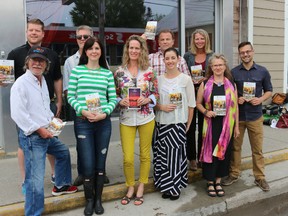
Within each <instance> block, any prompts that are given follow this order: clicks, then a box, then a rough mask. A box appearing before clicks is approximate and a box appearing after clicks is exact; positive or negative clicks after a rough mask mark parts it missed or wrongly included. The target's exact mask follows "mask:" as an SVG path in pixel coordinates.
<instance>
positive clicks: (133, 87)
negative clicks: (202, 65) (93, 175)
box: [115, 35, 158, 205]
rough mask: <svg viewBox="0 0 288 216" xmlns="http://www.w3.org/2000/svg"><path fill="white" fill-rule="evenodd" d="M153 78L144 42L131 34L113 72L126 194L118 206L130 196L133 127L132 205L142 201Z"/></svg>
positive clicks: (151, 121)
mask: <svg viewBox="0 0 288 216" xmlns="http://www.w3.org/2000/svg"><path fill="white" fill-rule="evenodd" d="M156 77H157V76H156V74H155V72H154V71H153V70H152V68H151V67H149V60H148V49H147V45H146V41H145V40H144V39H143V38H141V37H140V36H138V35H131V36H130V37H129V38H128V40H127V41H126V43H125V45H124V51H123V58H122V66H120V67H119V68H118V69H117V71H116V72H115V78H116V83H117V96H118V100H119V105H120V136H121V144H122V151H123V159H124V161H123V167H124V174H125V177H126V186H127V187H128V191H127V194H126V196H124V197H123V198H122V200H121V204H122V205H127V204H128V203H129V202H130V200H131V198H132V197H133V196H134V186H135V176H134V174H135V171H134V145H135V138H136V132H137V130H138V134H139V141H140V142H139V147H140V176H139V180H138V181H139V185H138V188H137V192H136V193H135V194H136V197H135V200H134V204H135V205H141V204H142V203H143V202H144V198H143V193H144V185H145V184H147V183H148V177H149V171H150V165H151V161H150V151H151V143H152V135H153V131H154V125H155V122H154V117H155V115H154V112H153V107H154V106H155V105H156V99H157V97H158V89H157V87H158V84H157V78H156ZM130 93H131V94H130ZM132 103H133V104H134V105H133V106H132Z"/></svg>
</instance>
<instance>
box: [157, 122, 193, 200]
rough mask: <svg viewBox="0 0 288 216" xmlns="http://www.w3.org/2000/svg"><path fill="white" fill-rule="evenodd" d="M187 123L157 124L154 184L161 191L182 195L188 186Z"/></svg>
mask: <svg viewBox="0 0 288 216" xmlns="http://www.w3.org/2000/svg"><path fill="white" fill-rule="evenodd" d="M185 130H186V125H185V124H183V123H179V124H170V125H160V124H159V123H157V124H156V131H155V134H154V135H155V136H154V145H153V156H154V158H153V165H154V184H155V186H156V188H158V189H159V190H160V191H161V192H166V193H170V194H171V195H174V196H176V195H180V191H181V188H185V187H186V186H187V182H188V177H187V156H186V133H185Z"/></svg>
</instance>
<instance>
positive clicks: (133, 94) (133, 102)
mask: <svg viewBox="0 0 288 216" xmlns="http://www.w3.org/2000/svg"><path fill="white" fill-rule="evenodd" d="M140 96H141V89H140V88H137V87H130V88H129V89H128V98H129V107H128V109H140V106H138V105H137V101H138V99H139V98H140Z"/></svg>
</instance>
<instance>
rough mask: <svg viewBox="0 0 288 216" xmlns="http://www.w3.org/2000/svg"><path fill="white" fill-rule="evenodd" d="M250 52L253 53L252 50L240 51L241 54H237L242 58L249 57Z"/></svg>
mask: <svg viewBox="0 0 288 216" xmlns="http://www.w3.org/2000/svg"><path fill="white" fill-rule="evenodd" d="M251 52H253V50H247V51H242V52H239V54H240V56H244V55H245V54H247V55H249V54H250V53H251Z"/></svg>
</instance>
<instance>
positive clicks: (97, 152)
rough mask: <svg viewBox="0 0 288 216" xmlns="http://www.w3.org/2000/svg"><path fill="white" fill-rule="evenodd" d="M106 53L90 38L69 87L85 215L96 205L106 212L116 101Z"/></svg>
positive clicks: (101, 212)
mask: <svg viewBox="0 0 288 216" xmlns="http://www.w3.org/2000/svg"><path fill="white" fill-rule="evenodd" d="M104 52H105V49H104V47H103V45H102V44H101V42H100V41H99V40H98V39H97V38H95V37H91V38H89V39H88V40H87V41H86V42H85V45H84V48H83V53H82V55H81V57H80V61H79V65H78V66H76V67H75V68H74V69H73V70H72V72H71V76H70V80H69V87H68V102H69V104H70V105H71V106H72V107H73V108H74V109H75V111H76V116H77V118H76V119H75V121H74V130H75V135H76V139H77V153H78V155H79V160H80V164H81V169H82V170H83V176H84V194H85V198H86V201H87V203H86V207H85V210H84V215H92V214H93V211H94V208H95V213H96V214H103V213H104V208H103V207H102V201H101V197H102V191H103V184H104V172H105V163H106V157H107V152H108V146H109V141H110V136H111V120H110V114H111V113H112V111H113V110H114V108H115V106H116V104H117V100H116V91H115V84H114V77H113V73H112V72H111V71H110V70H108V67H107V63H106V60H105V53H104Z"/></svg>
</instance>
